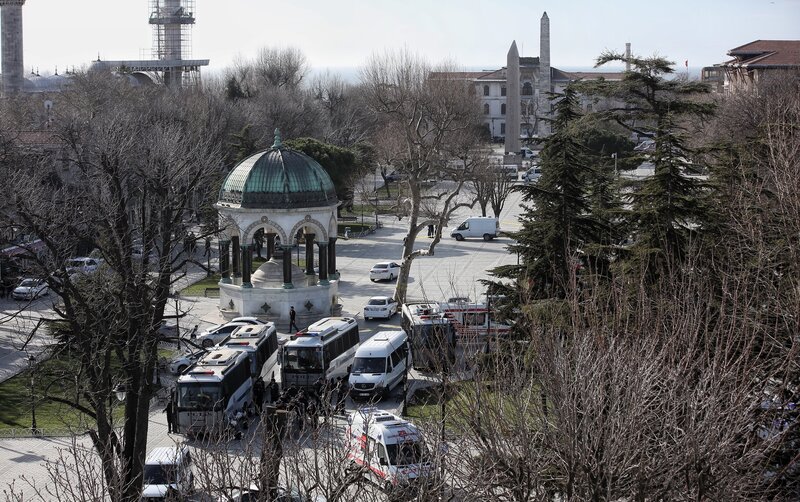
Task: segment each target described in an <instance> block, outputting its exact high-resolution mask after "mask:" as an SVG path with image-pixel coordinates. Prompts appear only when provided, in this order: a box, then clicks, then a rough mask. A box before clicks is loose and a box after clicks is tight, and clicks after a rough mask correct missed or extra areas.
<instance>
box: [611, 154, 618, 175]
mask: <svg viewBox="0 0 800 502" xmlns="http://www.w3.org/2000/svg"><path fill="white" fill-rule="evenodd" d="M611 158H612V159H614V176H616V175H617V152H614V153H612V154H611Z"/></svg>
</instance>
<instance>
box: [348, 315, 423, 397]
mask: <svg viewBox="0 0 800 502" xmlns="http://www.w3.org/2000/svg"><path fill="white" fill-rule="evenodd" d="M407 342H408V335H407V334H406V333H405V331H379V332H377V333H375V335H374V336H373V337H372V338H370V339H369V340H367V341H366V342H364V343H362V344H361V345H360V346H359V347H358V350H356V356H355V359H353V368H352V369H351V371H350V389H351V390H350V397H352V398H353V400H356V401H357V400H362V399H363V400H366V399H380V398H382V397H384V396H388V395H389V393H391V392H392V389H393V388H395V387H396V386H397V385H398V384H400V383H402V381H403V376H404V375H405V373H406V366H407V365H410V361H409V357H410V354H409V352H408V344H407Z"/></svg>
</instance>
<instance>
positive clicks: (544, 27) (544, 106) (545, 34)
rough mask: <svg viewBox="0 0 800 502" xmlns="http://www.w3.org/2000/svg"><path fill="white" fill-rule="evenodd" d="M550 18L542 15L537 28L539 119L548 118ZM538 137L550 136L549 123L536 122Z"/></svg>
mask: <svg viewBox="0 0 800 502" xmlns="http://www.w3.org/2000/svg"><path fill="white" fill-rule="evenodd" d="M551 90H552V89H551V83H550V18H549V17H547V12H545V13H544V14H542V21H541V26H540V28H539V113H538V115H539V118H540V119H541V118H542V117H545V118H550V96H549V95H548V93H549V92H551ZM537 122H538V124H539V137H544V136H547V135H548V134H550V123H549V122H545V121H544V120H538V121H537Z"/></svg>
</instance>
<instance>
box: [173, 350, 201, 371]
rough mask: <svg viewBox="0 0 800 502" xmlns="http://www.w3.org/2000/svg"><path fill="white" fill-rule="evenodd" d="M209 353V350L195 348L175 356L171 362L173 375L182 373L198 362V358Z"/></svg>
mask: <svg viewBox="0 0 800 502" xmlns="http://www.w3.org/2000/svg"><path fill="white" fill-rule="evenodd" d="M206 353H208V351H207V350H194V351H191V352H184V353H183V354H181V355H179V356H177V357H175V359H173V360H172V361H170V363H169V372H170V373H172V374H173V375H180V374H182V373H183V372H184V370H186V368H188V367H189V366H191V365H193V364H194V363H196V362H197V360H198V359H200V358H201V357H203V355H204V354H206Z"/></svg>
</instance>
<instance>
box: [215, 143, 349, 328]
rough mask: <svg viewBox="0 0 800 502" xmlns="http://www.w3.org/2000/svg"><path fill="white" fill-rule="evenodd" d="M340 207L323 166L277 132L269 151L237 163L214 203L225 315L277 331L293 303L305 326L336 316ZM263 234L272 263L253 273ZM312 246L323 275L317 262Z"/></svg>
mask: <svg viewBox="0 0 800 502" xmlns="http://www.w3.org/2000/svg"><path fill="white" fill-rule="evenodd" d="M338 204H339V201H338V199H337V197H336V191H335V190H334V187H333V182H332V181H331V178H330V176H328V173H327V172H325V169H324V168H323V167H322V166H321V165H319V163H318V162H316V161H315V160H314V159H312V158H311V157H309V156H307V155H305V154H304V153H302V152H298V151H296V150H292V149H291V148H287V147H285V146H284V145H283V144H282V143H281V137H280V132H279V131H278V130H277V129H276V130H275V143H274V144H273V145H272V147H271V148H270V149H269V150H266V151H263V152H259V153H256V154H254V155H252V156H250V157H248V158H247V159H245V160H243V161H241V162H240V163H239V164H237V165H236V167H234V168H233V170H232V171H231V172H230V173H229V174H228V176H227V178H226V179H225V182H224V183H223V184H222V189H221V190H220V194H219V200H218V201H217V203H216V204H215V205H214V207H215V208H216V209H217V211H218V212H219V219H220V228H221V229H222V233H223V234H224V235H223V237H222V238H221V241H220V271H221V273H222V279H221V280H220V283H219V287H220V304H219V305H220V310H221V311H222V313H223V315H224V316H225V317H227V318H231V317H236V316H257V317H259V318H262V319H266V320H270V321H275V322H277V323H279V324H278V329H279V330H281V329H282V328H284V327H285V326H287V325H288V323H289V308H290V307H292V306H293V307H294V308H295V311H296V312H297V324H298V325H299V326H300V327H301V328H302V327H304V326H305V325H308V324H310V323H312V322H314V321H316V320H319V319H321V318H323V317H328V316H331V315H338V314H339V313H340V311H341V306H339V305H338V302H337V296H338V279H339V277H338V274H337V273H336V235H337V224H338V222H337V220H336V207H337V205H338ZM262 232H263V233H262ZM261 235H263V236H264V237H265V239H264V240H265V241H266V259H267V261H266V263H264V264H263V265H261V266H260V267H259V268H258V270H256V271H255V272H253V271H252V265H253V252H254V250H255V249H256V239H257V238H260V236H261ZM301 244H304V245H305V268H304V269H300V268H299V267H298V266H297V265H295V264H293V263H292V249H294V248H295V247H297V249H298V253H299V246H300V245H301ZM315 244H316V247H317V250H318V253H317V263H318V264H319V267H318V270H319V274H317V273H316V270H315V269H316V267H315V266H314V264H315V256H314V255H315V253H314V245H315ZM329 270H331V271H333V272H334V273H333V274H330V273H329V272H328V271H329Z"/></svg>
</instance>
